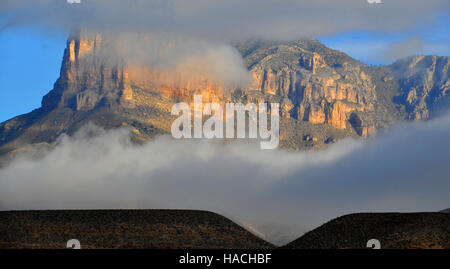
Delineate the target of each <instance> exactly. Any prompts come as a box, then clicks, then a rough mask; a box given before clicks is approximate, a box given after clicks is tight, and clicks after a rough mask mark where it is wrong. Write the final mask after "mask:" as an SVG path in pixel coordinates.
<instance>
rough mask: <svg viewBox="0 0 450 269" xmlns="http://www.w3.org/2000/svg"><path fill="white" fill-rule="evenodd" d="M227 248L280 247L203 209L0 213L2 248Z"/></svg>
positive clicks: (0, 240) (0, 246)
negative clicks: (72, 242) (71, 245)
mask: <svg viewBox="0 0 450 269" xmlns="http://www.w3.org/2000/svg"><path fill="white" fill-rule="evenodd" d="M70 239H77V240H79V241H80V243H81V248H226V249H236V248H244V249H252V248H273V247H274V246H273V245H272V244H270V243H268V242H266V241H264V240H262V239H260V238H258V237H256V236H255V235H253V234H252V233H250V232H248V231H247V230H245V229H243V228H242V227H241V226H239V225H237V224H236V223H234V222H232V221H230V220H229V219H227V218H225V217H223V216H221V215H218V214H215V213H212V212H207V211H198V210H36V211H2V212H0V248H66V243H67V241H68V240H70Z"/></svg>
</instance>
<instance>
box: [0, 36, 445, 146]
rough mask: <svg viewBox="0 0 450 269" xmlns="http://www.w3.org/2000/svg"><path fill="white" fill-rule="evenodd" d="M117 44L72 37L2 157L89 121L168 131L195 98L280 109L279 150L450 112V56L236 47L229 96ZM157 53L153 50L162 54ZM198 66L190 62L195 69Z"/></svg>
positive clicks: (0, 127)
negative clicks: (238, 59)
mask: <svg viewBox="0 0 450 269" xmlns="http://www.w3.org/2000/svg"><path fill="white" fill-rule="evenodd" d="M116 42H118V41H116V40H111V39H108V38H105V37H104V36H102V35H101V34H93V33H89V32H85V31H77V32H73V33H72V34H71V36H70V37H69V38H68V41H67V47H66V49H65V52H64V58H63V61H62V66H61V73H60V77H59V78H58V80H57V81H56V82H55V84H54V87H53V89H52V90H51V91H50V92H49V93H48V94H47V95H45V96H44V98H43V100H42V107H41V108H39V109H36V110H34V111H32V112H30V113H28V114H25V115H21V116H18V117H15V118H13V119H11V120H8V121H6V122H4V123H1V124H0V154H2V153H5V152H10V151H14V150H16V149H18V148H21V147H23V146H24V145H27V144H37V143H52V142H54V141H55V139H56V138H57V137H58V136H59V135H60V134H62V133H68V134H71V133H73V132H75V131H76V130H77V129H78V128H80V127H81V126H83V125H84V124H86V123H88V122H94V123H96V124H98V125H100V126H103V127H104V128H117V127H121V126H129V127H130V128H131V129H132V131H133V132H132V134H133V139H134V140H135V141H137V142H140V141H147V140H148V139H151V138H152V137H154V136H155V135H158V134H164V133H169V132H170V125H171V122H172V120H173V119H174V118H173V117H172V116H171V115H170V109H171V107H172V105H173V104H174V103H176V102H178V101H180V100H189V101H192V95H193V94H194V93H200V94H202V95H203V96H204V101H216V102H225V101H233V102H242V103H247V102H255V103H259V102H279V103H280V104H281V113H282V118H281V122H280V138H281V141H280V144H281V146H282V147H285V148H289V149H297V150H298V149H308V148H320V147H322V146H324V145H325V144H329V143H333V142H335V141H337V140H338V139H341V138H344V137H347V136H355V137H358V136H362V137H367V136H370V135H373V134H374V133H375V131H376V130H377V129H379V128H384V127H386V126H389V125H390V124H392V123H394V122H396V121H398V120H402V119H428V118H430V117H431V116H432V114H433V113H434V112H435V111H437V110H438V108H448V107H449V102H448V100H449V94H448V92H449V91H448V89H449V85H450V82H449V78H448V66H449V58H448V57H437V56H415V57H410V58H406V59H402V60H399V61H397V62H396V63H394V64H392V65H390V66H379V67H369V66H367V65H365V64H363V63H361V62H359V61H356V60H354V59H352V58H351V57H349V56H347V55H346V54H344V53H342V52H339V51H335V50H332V49H330V48H328V47H326V46H324V45H322V44H321V43H320V42H318V41H317V40H314V39H303V40H299V41H292V42H265V41H264V42H263V41H247V42H244V43H240V44H235V46H236V48H237V50H238V51H239V52H240V53H241V55H242V57H243V59H244V62H245V64H246V65H247V68H248V71H249V72H250V74H251V77H252V82H251V85H250V86H249V87H245V88H232V89H226V87H225V85H223V83H221V82H220V81H218V80H217V79H215V78H214V77H211V76H209V75H208V74H207V73H201V72H196V73H195V74H193V73H192V72H189V71H190V69H189V68H178V67H179V66H175V68H176V69H175V70H174V69H160V68H154V67H149V66H143V65H139V64H136V63H130V62H126V61H124V60H123V59H121V58H119V57H115V54H114V52H111V48H112V47H114V46H116V45H117V44H116ZM158 53H159V52H158ZM182 64H185V63H182ZM194 64H195V63H194Z"/></svg>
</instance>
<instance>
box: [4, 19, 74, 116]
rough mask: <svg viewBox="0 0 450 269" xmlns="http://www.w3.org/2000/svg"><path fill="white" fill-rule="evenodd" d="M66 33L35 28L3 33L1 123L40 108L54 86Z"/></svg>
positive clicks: (8, 30) (11, 29) (11, 30)
mask: <svg viewBox="0 0 450 269" xmlns="http://www.w3.org/2000/svg"><path fill="white" fill-rule="evenodd" d="M65 42H66V36H65V35H63V34H45V33H42V32H39V31H36V30H33V29H23V28H21V29H17V28H9V29H6V30H3V31H1V32H0V59H1V64H0V93H1V98H0V107H1V109H0V122H2V121H5V120H7V119H10V118H12V117H14V116H17V115H20V114H23V113H27V112H30V111H31V110H33V109H35V108H38V107H40V105H41V100H42V96H44V95H45V94H46V93H47V92H48V91H50V90H51V89H52V87H53V83H54V82H55V81H56V79H57V78H58V76H59V69H60V65H61V61H62V56H63V52H64V48H65Z"/></svg>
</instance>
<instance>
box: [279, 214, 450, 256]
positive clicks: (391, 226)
mask: <svg viewBox="0 0 450 269" xmlns="http://www.w3.org/2000/svg"><path fill="white" fill-rule="evenodd" d="M370 239H377V240H379V241H380V243H381V248H386V249H389V248H395V249H410V248H436V249H442V248H445V249H448V248H450V215H448V214H444V213H359V214H350V215H345V216H342V217H339V218H336V219H334V220H331V221H329V222H327V223H325V224H324V225H322V226H320V227H318V228H316V229H314V230H312V231H310V232H308V233H306V234H305V235H303V236H301V237H300V238H298V239H296V240H294V241H293V242H291V243H289V244H287V245H286V246H284V248H293V249H346V248H366V244H367V241H368V240H370Z"/></svg>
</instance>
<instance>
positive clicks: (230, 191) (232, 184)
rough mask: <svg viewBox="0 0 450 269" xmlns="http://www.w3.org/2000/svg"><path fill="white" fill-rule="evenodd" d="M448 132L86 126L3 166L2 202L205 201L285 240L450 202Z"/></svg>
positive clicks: (18, 205) (409, 127) (63, 205)
mask: <svg viewBox="0 0 450 269" xmlns="http://www.w3.org/2000/svg"><path fill="white" fill-rule="evenodd" d="M449 137H450V115H446V116H445V117H441V118H440V119H437V120H433V121H429V122H421V123H405V124H401V125H398V126H396V127H393V128H391V129H390V130H389V131H387V132H386V133H384V134H380V135H379V136H378V137H376V138H373V139H369V140H364V141H363V140H351V139H347V140H343V141H340V142H338V143H336V144H334V145H331V146H330V147H328V148H327V149H325V150H322V151H318V152H294V153H292V152H285V151H282V150H266V151H263V150H260V149H259V145H258V143H246V142H243V141H241V142H236V143H233V144H231V145H226V146H224V145H223V144H221V143H219V142H218V141H205V140H173V139H172V138H171V137H167V136H166V137H160V138H158V139H156V140H154V141H150V142H148V143H147V144H145V145H142V146H136V145H132V144H131V143H130V142H129V140H128V131H127V130H125V129H121V130H115V131H104V130H102V129H100V128H98V127H95V126H87V127H85V128H84V129H82V130H81V131H80V132H78V133H77V134H76V135H75V136H74V137H71V138H69V137H67V136H63V137H61V138H60V140H59V145H58V146H57V147H56V148H55V149H54V150H52V151H51V152H49V153H48V154H47V155H46V156H44V157H43V158H40V159H38V160H36V159H31V158H29V157H27V156H22V157H18V158H17V159H15V160H14V161H13V162H12V163H11V164H10V165H9V166H7V167H5V168H3V169H1V170H0V209H1V210H12V209H80V208H81V209H88V208H90V209H93V208H185V209H203V210H211V211H214V212H218V213H221V214H223V215H225V216H227V217H230V218H232V219H234V220H236V221H238V222H240V223H242V224H244V225H247V226H248V227H252V228H251V229H255V230H256V231H259V232H260V233H262V234H264V235H265V237H266V239H268V240H270V241H272V242H275V243H278V244H281V243H285V242H287V241H290V240H293V239H294V238H296V237H298V236H300V235H301V234H303V233H304V232H306V231H308V230H310V229H312V228H315V227H317V226H318V225H320V224H322V223H324V222H325V221H328V220H330V219H331V218H334V217H337V216H340V215H343V214H348V213H352V212H377V211H381V212H382V211H401V212H408V211H437V210H439V209H442V208H447V207H448V206H449V204H450V196H449V195H448V194H449V191H450V166H449V163H450V155H449V152H450V143H449V141H448V139H449Z"/></svg>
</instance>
